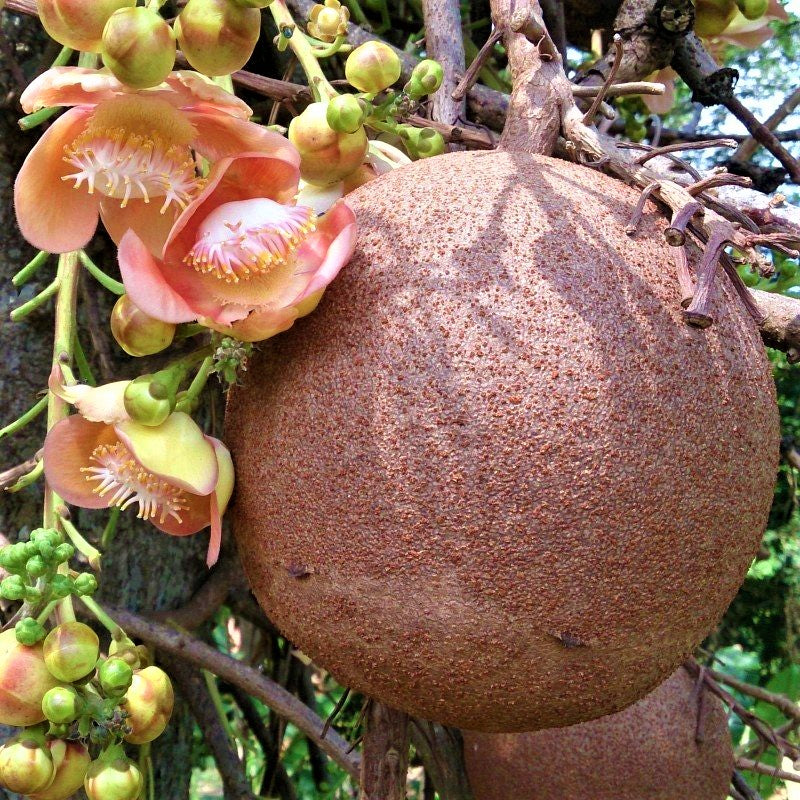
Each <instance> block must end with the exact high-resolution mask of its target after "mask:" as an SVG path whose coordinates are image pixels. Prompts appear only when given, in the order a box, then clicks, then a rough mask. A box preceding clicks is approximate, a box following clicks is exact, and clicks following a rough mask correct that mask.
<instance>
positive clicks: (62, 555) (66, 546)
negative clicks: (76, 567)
mask: <svg viewBox="0 0 800 800" xmlns="http://www.w3.org/2000/svg"><path fill="white" fill-rule="evenodd" d="M74 555H75V548H74V547H73V546H72V545H71V544H70V543H69V542H63V543H62V544H60V545H58V547H56V549H55V551H54V552H53V557H54V558H55V559H56V561H58V562H59V563H61V562H62V561H69V560H70V559H71V558H72V556H74Z"/></svg>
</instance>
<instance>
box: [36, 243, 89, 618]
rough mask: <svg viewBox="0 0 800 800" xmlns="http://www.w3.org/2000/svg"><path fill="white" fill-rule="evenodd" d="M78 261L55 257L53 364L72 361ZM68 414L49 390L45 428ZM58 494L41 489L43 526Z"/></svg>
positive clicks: (63, 605)
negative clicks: (56, 263) (56, 283)
mask: <svg viewBox="0 0 800 800" xmlns="http://www.w3.org/2000/svg"><path fill="white" fill-rule="evenodd" d="M79 273H80V264H79V262H78V254H77V253H74V252H73V253H63V254H62V255H60V256H59V257H58V271H57V273H56V280H57V281H58V295H57V297H56V319H55V333H54V335H53V366H54V367H56V366H58V365H60V364H62V363H66V364H69V363H70V362H71V361H72V354H73V347H74V342H75V334H76V330H77V320H76V308H77V304H78V275H79ZM68 415H69V405H68V404H67V403H66V401H65V400H62V399H61V398H60V397H57V396H56V395H54V394H53V393H52V392H48V394H47V430H48V431H49V430H50V429H51V428H52V427H53V426H54V425H55V424H56V423H58V422H60V421H61V420H62V419H64V418H65V417H67V416H68ZM60 504H61V498H60V497H59V496H58V495H57V494H56V493H55V492H54V491H53V490H52V489H51V488H50V487H49V486H48V485H47V484H45V489H44V514H43V519H42V524H43V527H45V528H58V527H59V525H60V519H59V515H58V506H59V505H60ZM62 571H63V572H64V573H66V572H67V571H68V567H67V565H66V564H62V565H61V566H60V567H59V572H62ZM56 616H57V618H58V621H59V623H61V622H71V621H72V620H74V619H75V612H74V610H73V608H72V598H71V597H65V598H64V599H63V600H62V601H61V602H60V603H59V605H58V608H57V609H56Z"/></svg>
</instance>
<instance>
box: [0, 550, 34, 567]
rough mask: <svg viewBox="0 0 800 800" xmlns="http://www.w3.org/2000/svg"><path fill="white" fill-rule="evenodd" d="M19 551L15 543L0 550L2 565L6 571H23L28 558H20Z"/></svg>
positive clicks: (0, 562)
mask: <svg viewBox="0 0 800 800" xmlns="http://www.w3.org/2000/svg"><path fill="white" fill-rule="evenodd" d="M18 553H19V551H18V550H15V549H14V545H6V546H5V547H4V548H3V549H2V550H0V567H2V568H3V569H4V570H5V571H6V572H23V571H24V570H25V562H26V561H27V558H20V557H19V556H18Z"/></svg>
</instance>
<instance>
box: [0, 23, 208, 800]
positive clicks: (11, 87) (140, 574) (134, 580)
mask: <svg viewBox="0 0 800 800" xmlns="http://www.w3.org/2000/svg"><path fill="white" fill-rule="evenodd" d="M2 34H3V35H5V38H6V42H7V43H8V44H9V47H8V48H4V49H3V52H2V53H0V84H1V85H2V86H3V87H4V91H3V95H2V97H0V353H2V360H0V424H5V423H6V422H8V421H10V420H12V419H14V418H16V417H17V416H19V414H21V413H22V412H23V411H25V410H26V409H27V408H28V407H30V406H31V405H32V404H33V403H34V402H35V400H36V399H37V393H38V392H40V391H41V390H42V389H44V388H45V387H46V385H47V376H48V373H49V369H50V366H49V365H50V357H51V348H52V333H53V329H52V323H53V318H52V308H49V307H48V308H43V309H41V310H40V311H37V312H35V313H34V314H33V315H31V317H29V318H28V319H26V320H25V321H24V322H22V323H18V324H14V323H12V322H10V321H9V318H8V312H9V309H10V308H11V307H12V306H14V305H17V304H18V303H19V300H20V298H22V299H27V298H29V297H31V296H33V295H34V294H35V293H36V292H37V291H39V290H40V289H41V288H43V287H44V286H45V285H46V283H47V282H48V281H50V280H51V279H52V276H53V271H54V268H55V258H53V259H52V262H51V263H49V264H47V265H45V267H43V268H42V270H41V271H40V273H39V275H38V276H37V277H36V278H35V279H34V280H33V281H31V283H30V284H29V285H28V286H27V287H25V288H24V289H23V290H22V292H21V293H19V292H18V291H17V290H16V289H15V288H14V287H13V285H12V284H11V276H12V275H13V274H14V273H15V272H16V271H17V270H18V269H19V268H20V267H21V266H22V265H23V264H25V263H26V262H27V261H28V260H29V259H30V258H31V256H33V255H34V251H33V250H32V249H31V248H30V247H29V246H28V245H27V244H26V243H25V242H24V241H23V239H22V238H21V236H20V235H19V232H18V230H17V227H16V224H15V221H14V211H13V202H12V187H13V180H14V175H15V174H16V172H17V170H18V169H19V167H20V165H21V163H22V160H23V159H24V158H25V155H26V154H27V152H28V150H29V149H30V148H31V147H32V146H33V144H34V143H35V142H36V141H37V138H38V136H39V134H40V131H38V130H37V131H33V132H30V133H22V132H21V131H20V129H19V127H18V125H17V120H18V118H19V116H20V114H21V112H20V109H19V104H18V97H19V92H20V90H21V88H22V85H21V83H22V82H21V80H20V78H21V77H22V76H24V78H25V79H27V80H30V79H31V78H32V77H33V76H34V75H35V74H37V72H38V71H39V70H40V69H41V68H42V67H44V66H47V65H48V64H49V61H50V59H51V58H52V55H53V48H52V47H51V46H49V44H48V40H47V38H46V37H45V36H44V35H43V33H42V32H41V29H40V27H39V24H38V22H37V20H35V19H33V18H25V17H21V16H17V15H14V14H9V13H6V12H3V13H2ZM9 48H10V50H13V52H14V58H15V61H16V64H14V65H12V64H11V63H10V61H9V58H8V53H9ZM56 52H57V50H56ZM20 73H22V74H20ZM102 260H103V262H104V264H105V266H106V267H111V268H112V269H113V266H112V265H113V263H114V257H113V251H112V250H111V249H110V248H108V249H107V250H105V251H104V253H103V254H102ZM81 296H82V297H85V293H82V295H81ZM112 301H113V298H110V297H98V300H97V303H98V306H99V315H98V316H99V319H100V321H101V325H100V326H99V327H98V329H97V330H96V331H95V334H96V336H98V337H107V336H108V332H107V323H106V320H107V319H108V310H109V308H110V304H111V302H112ZM80 315H81V319H82V321H84V322H85V321H86V320H87V319H88V316H89V315H88V314H87V310H86V308H85V305H84V307H82V308H81V309H80ZM82 340H83V344H84V348H85V349H86V350H87V351H92V352H91V353H90V359H91V360H92V362H93V365H94V366H95V367H97V364H95V363H94V361H95V360H96V355H97V352H96V351H97V348H96V347H95V346H93V345H92V341H91V339H90V338H89V337H88V336H87V335H84V336H82ZM109 351H110V353H111V357H112V360H114V361H115V362H116V364H115V366H118V367H119V368H120V371H124V372H125V373H126V374H130V372H131V367H130V365H128V367H127V368H125V366H124V362H125V361H126V360H127V361H128V362H129V361H130V360H129V359H126V357H124V354H122V352H121V351H120V350H119V349H118V348H116V345H115V344H114V343H113V342H111V344H110V345H109ZM92 354H93V355H94V356H95V357H94V358H93V357H92ZM43 436H44V417H43V416H42V417H41V418H40V419H39V420H37V422H36V423H34V424H32V425H30V426H29V427H27V428H26V429H24V430H23V431H21V432H20V433H18V434H16V435H15V436H13V437H9V438H8V439H7V440H4V441H3V442H2V451H1V452H0V469H5V468H8V467H11V466H14V465H16V464H18V463H20V462H22V461H24V460H25V459H27V458H29V457H31V456H32V455H33V454H34V453H35V452H36V451H37V450H38V449H39V448H40V447H41V444H42V441H43ZM41 489H42V484H41V483H39V484H38V485H35V486H32V487H29V488H28V489H26V490H24V491H22V492H20V493H18V494H14V495H9V494H6V495H5V496H3V497H2V500H1V501H0V532H2V533H3V534H5V535H6V536H8V537H9V538H11V539H14V538H15V537H16V536H17V535H18V533H19V531H20V530H23V529H30V528H34V527H36V526H37V525H38V524H40V520H41ZM77 522H78V525H79V527H80V528H81V530H82V531H83V532H84V533H85V534H87V535H88V536H89V537H90V538H91V537H93V536H97V535H98V532H99V531H100V530H102V527H103V525H104V524H105V513H104V512H91V513H86V512H81V513H80V514H78V515H77ZM206 543H207V535H204V534H200V535H199V536H197V537H188V538H175V537H170V536H165V535H163V534H161V533H158V532H157V531H156V530H155V529H154V528H152V527H150V526H147V525H143V524H137V522H136V520H134V519H133V515H131V514H127V515H123V517H122V519H121V522H120V526H119V529H118V532H117V535H116V538H115V539H114V542H113V545H112V546H111V547H110V548H109V552H108V554H107V555H105V556H104V557H103V573H102V578H101V582H102V596H101V597H100V599H101V600H102V599H103V598H104V597H105V598H108V599H109V601H110V602H113V603H114V604H115V605H126V606H128V607H129V608H131V609H135V610H147V609H156V608H162V609H163V608H175V607H178V606H180V605H182V604H183V603H184V602H185V601H186V600H187V599H188V598H189V597H190V596H191V595H192V594H193V592H194V591H195V589H196V588H197V586H198V585H199V584H200V583H201V582H202V580H203V578H204V576H205V574H206V567H205V564H204V551H205V546H206ZM192 727H193V721H192V719H191V717H190V716H189V714H188V712H187V709H186V708H185V707H183V706H181V705H178V706H177V707H176V710H175V714H174V716H173V721H172V723H171V725H170V726H169V727H168V729H167V732H166V733H165V734H164V736H163V737H161V738H160V739H158V740H157V741H156V742H155V743H154V746H153V754H154V758H155V773H156V796H157V797H159V798H162V799H163V800H183V798H188V796H189V778H190V772H191V762H190V756H191V742H192Z"/></svg>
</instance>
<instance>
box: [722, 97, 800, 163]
mask: <svg viewBox="0 0 800 800" xmlns="http://www.w3.org/2000/svg"><path fill="white" fill-rule="evenodd" d="M798 105H800V86H798V87H797V88H796V89H795V90H794V91H793V92H792V93H791V94H789V95H788V96H787V97H786V99H785V100H784V101H783V102H782V103H781V104H780V105H779V106H778V107H777V108H776V109H775V110H774V111H773V112H772V114H770V115H769V117H768V118H767V119H766V120H765V121H764V127H765V128H767V129H768V130H771V131H774V130H775V128H777V127H778V125H780V124H781V122H783V120H785V119H786V117H788V116H789V114H791V113H792V112H793V111H794V110H795V108H797V106H798ZM758 145H759V142H758V140H757V139H755V137H753V136H752V134H751V135H749V136H748V137H747V138H746V139H744V141H743V142H742V143H741V144H740V145H739V147H738V148H737V150H736V152H735V153H734V154H733V155H732V156H731V161H749V160H750V159H751V158H752V157H753V154H754V153H755V152H756V150H757V149H758Z"/></svg>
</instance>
